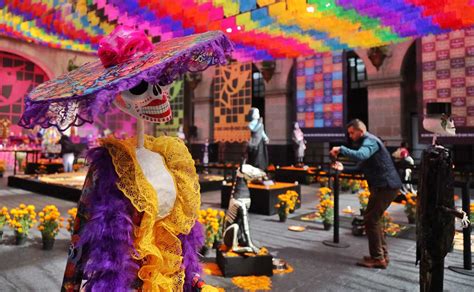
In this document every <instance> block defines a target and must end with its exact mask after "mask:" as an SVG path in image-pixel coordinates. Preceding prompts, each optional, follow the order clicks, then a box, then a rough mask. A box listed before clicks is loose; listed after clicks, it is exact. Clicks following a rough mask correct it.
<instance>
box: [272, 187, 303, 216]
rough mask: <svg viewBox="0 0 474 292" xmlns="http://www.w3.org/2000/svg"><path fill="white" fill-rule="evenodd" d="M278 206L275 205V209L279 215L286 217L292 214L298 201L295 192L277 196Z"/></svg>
mask: <svg viewBox="0 0 474 292" xmlns="http://www.w3.org/2000/svg"><path fill="white" fill-rule="evenodd" d="M278 200H279V202H278V204H276V205H275V208H277V209H278V214H279V215H285V216H286V215H288V213H293V212H294V211H295V208H296V203H298V202H299V200H298V193H297V192H295V191H291V190H290V191H287V192H286V193H284V194H281V195H278Z"/></svg>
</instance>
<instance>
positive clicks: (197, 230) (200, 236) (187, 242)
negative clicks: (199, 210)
mask: <svg viewBox="0 0 474 292" xmlns="http://www.w3.org/2000/svg"><path fill="white" fill-rule="evenodd" d="M178 237H179V239H180V240H181V246H182V249H183V268H184V270H185V278H184V291H185V292H187V291H192V281H193V278H194V275H195V274H201V272H202V268H201V264H200V263H199V257H198V251H199V249H200V248H201V247H202V246H203V244H204V231H203V228H202V225H201V223H199V222H197V221H196V224H194V226H193V228H192V229H191V231H190V232H189V234H186V235H185V234H180V235H179V236H178Z"/></svg>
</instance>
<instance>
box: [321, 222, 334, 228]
mask: <svg viewBox="0 0 474 292" xmlns="http://www.w3.org/2000/svg"><path fill="white" fill-rule="evenodd" d="M323 226H324V230H329V229H331V226H332V224H331V223H329V222H326V221H323Z"/></svg>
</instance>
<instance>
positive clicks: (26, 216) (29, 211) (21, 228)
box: [8, 204, 36, 245]
mask: <svg viewBox="0 0 474 292" xmlns="http://www.w3.org/2000/svg"><path fill="white" fill-rule="evenodd" d="M8 223H9V225H10V227H11V228H12V229H13V230H14V233H15V244H16V245H22V244H24V243H25V242H26V238H27V237H28V233H29V231H30V228H32V227H33V226H34V224H35V223H36V212H35V206H33V205H28V206H26V205H25V204H20V205H19V206H18V208H14V209H11V210H10V221H9V222H8Z"/></svg>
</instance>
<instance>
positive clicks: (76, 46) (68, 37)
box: [0, 0, 474, 61]
mask: <svg viewBox="0 0 474 292" xmlns="http://www.w3.org/2000/svg"><path fill="white" fill-rule="evenodd" d="M1 3H2V4H3V5H0V7H2V8H1V9H0V34H1V35H4V36H8V37H13V38H17V39H21V40H24V41H28V42H34V43H38V44H41V45H46V46H49V47H52V48H62V49H68V50H75V51H81V52H95V50H96V49H97V45H98V42H99V40H100V38H101V37H102V36H103V35H104V34H108V33H110V32H111V31H112V30H113V29H114V28H115V26H116V25H118V24H125V25H129V26H136V27H139V28H142V29H144V30H146V31H147V33H148V34H149V36H150V38H152V39H153V40H156V41H158V40H167V39H170V38H173V37H178V36H184V35H189V34H193V33H199V32H205V31H209V30H221V31H225V32H226V33H228V34H229V37H230V38H231V39H232V40H233V41H235V42H236V44H237V46H236V53H235V58H237V59H239V60H241V61H243V60H265V59H269V58H284V57H287V58H293V57H298V56H300V55H303V56H309V55H312V54H314V53H316V52H327V51H334V50H343V49H348V48H355V47H359V48H371V47H376V46H382V45H387V44H390V43H396V42H401V41H404V40H408V39H415V38H418V37H420V36H426V35H429V34H440V33H445V32H449V31H450V30H455V29H462V28H469V27H471V26H473V25H474V18H473V17H472V15H474V3H473V2H472V1H468V0H458V1H454V0H452V1H432V0H404V1H400V0H278V1H276V0H194V1H189V0H173V1H144V0H127V1H116V0H114V1H112V0H75V1H69V0H60V1H50V0H21V1H19V0H9V1H2V2H1Z"/></svg>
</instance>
